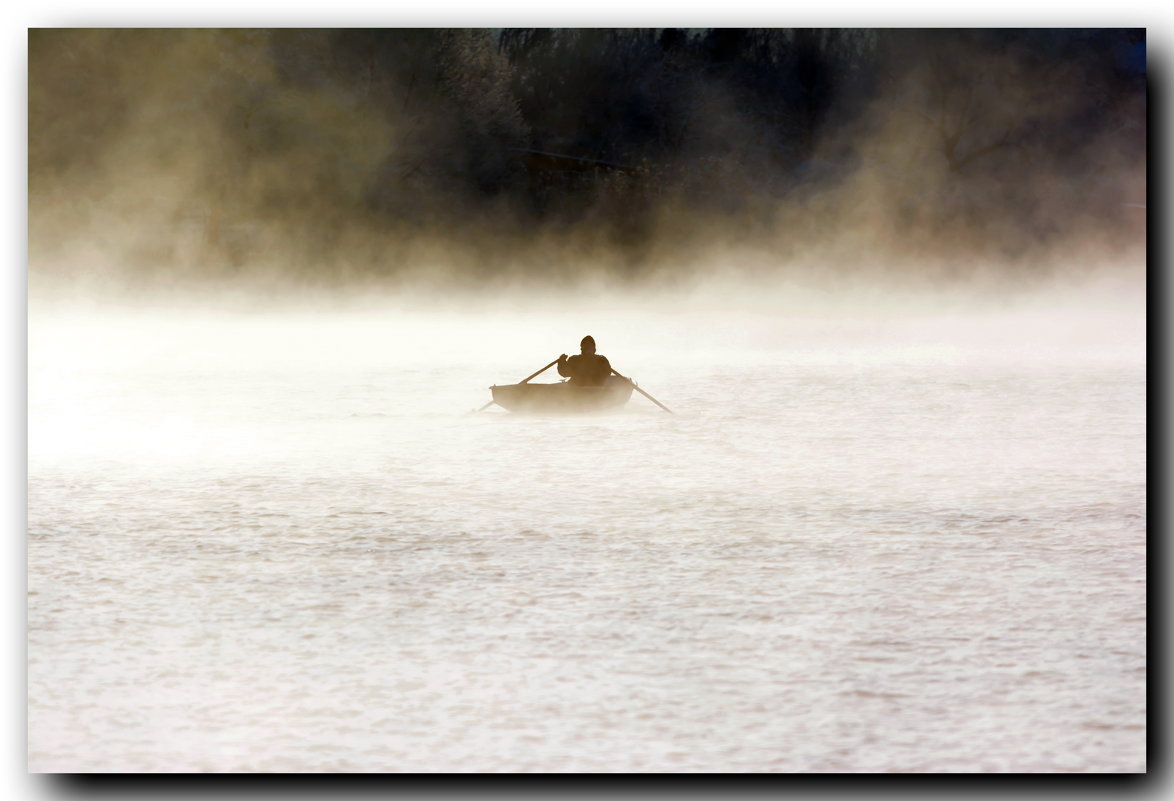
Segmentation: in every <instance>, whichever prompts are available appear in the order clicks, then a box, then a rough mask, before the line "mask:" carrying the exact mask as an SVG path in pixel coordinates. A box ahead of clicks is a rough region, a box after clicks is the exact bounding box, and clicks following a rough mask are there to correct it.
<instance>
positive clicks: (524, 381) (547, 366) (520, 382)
mask: <svg viewBox="0 0 1174 801" xmlns="http://www.w3.org/2000/svg"><path fill="white" fill-rule="evenodd" d="M558 358H559V359H561V358H562V356H559V357H558ZM556 364H558V359H555V360H554V361H553V362H551V363H550V364H548V365H546V366H545V367H543V368H542V369H541V370H539V371H538V372H537V373H533V374H531V375H528V376H526V377H525V378H523V379H522V380H521V381H519V382H518V383H519V384H525V383H526V382H527V381H529V380H530V379H531V378H533V377H534V376H536V375H539V374H541V373H545V372H546V371H547V370H549V369H550V368H551V367H554V366H555V365H556Z"/></svg>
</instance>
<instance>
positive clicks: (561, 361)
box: [558, 353, 571, 378]
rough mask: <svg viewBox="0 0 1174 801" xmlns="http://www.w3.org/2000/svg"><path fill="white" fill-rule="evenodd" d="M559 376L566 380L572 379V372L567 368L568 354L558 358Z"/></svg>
mask: <svg viewBox="0 0 1174 801" xmlns="http://www.w3.org/2000/svg"><path fill="white" fill-rule="evenodd" d="M558 374H559V375H561V376H563V377H564V378H570V377H571V370H570V368H569V367H567V354H565V353H564V354H563V355H562V356H559V357H558Z"/></svg>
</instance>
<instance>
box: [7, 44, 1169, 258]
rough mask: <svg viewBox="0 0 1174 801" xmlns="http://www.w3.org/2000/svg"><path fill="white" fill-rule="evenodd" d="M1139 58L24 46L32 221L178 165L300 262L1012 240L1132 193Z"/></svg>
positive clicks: (953, 49)
mask: <svg viewBox="0 0 1174 801" xmlns="http://www.w3.org/2000/svg"><path fill="white" fill-rule="evenodd" d="M1144 47H1145V37H1144V31H1137V30H1117V29H1108V30H1091V31H1088V30H1072V29H1062V30H1051V29H1046V30H1045V29H1029V30H920V29H919V30H851V29H828V30H819V29H794V30H791V29H720V28H719V29H708V30H678V29H568V30H558V29H505V30H487V29H480V30H447V29H396V30H375V29H361V30H277V31H34V32H32V33H31V34H30V50H29V64H30V75H29V81H30V99H29V111H30V115H29V137H30V139H29V175H30V211H31V212H32V216H31V218H30V225H31V227H30V231H31V235H34V237H35V234H36V232H37V231H38V230H39V229H38V228H37V225H36V223H37V222H39V219H40V218H49V217H51V216H52V215H53V214H54V213H55V212H56V211H59V210H61V209H63V208H66V207H71V208H73V209H74V211H75V212H77V213H81V210H82V209H87V210H89V211H87V212H86V213H92V210H93V206H94V203H95V202H97V203H98V204H99V205H100V204H101V203H115V202H118V201H117V198H119V197H120V194H119V186H120V181H121V185H123V186H128V187H129V186H130V184H129V182H128V181H127V179H126V176H127V175H128V174H136V173H135V170H136V169H137V170H141V172H142V173H143V174H144V175H147V176H149V175H158V176H164V177H166V176H171V175H173V173H180V172H182V171H181V170H179V168H178V167H177V166H176V165H178V164H185V163H187V162H188V161H191V160H192V159H195V160H196V161H198V168H192V169H189V170H187V172H183V177H184V180H186V181H188V184H187V185H188V186H189V187H190V186H192V185H194V186H195V187H196V190H198V191H193V190H190V189H189V190H188V194H189V195H193V196H198V197H200V198H201V199H203V201H205V202H206V204H210V207H211V208H213V209H214V211H208V212H206V213H205V216H206V217H208V218H212V217H215V219H216V220H222V219H223V220H228V221H237V223H236V224H237V225H238V227H240V226H241V225H243V223H240V222H239V221H246V222H247V223H248V224H249V225H252V226H253V228H255V229H258V230H261V231H263V232H269V233H268V234H267V235H256V236H254V237H253V240H252V241H253V247H254V250H256V249H259V248H261V247H262V245H264V243H265V242H266V241H267V242H269V244H270V245H274V246H275V245H276V244H279V243H281V242H289V241H290V240H297V241H298V242H299V243H300V245H299V252H301V253H302V254H303V255H304V256H305V258H306V259H307V260H310V261H317V262H318V263H320V262H321V261H322V260H323V259H324V257H326V256H327V255H329V254H330V253H331V252H333V250H334V249H336V248H342V247H344V246H346V245H347V243H348V242H354V241H363V242H364V243H368V244H367V246H368V247H369V248H371V249H372V255H373V256H374V255H377V254H378V252H379V245H378V244H377V243H378V240H379V235H380V234H384V235H386V236H387V237H393V236H394V237H397V238H398V240H399V241H402V240H403V238H404V237H407V236H411V235H412V234H413V233H419V234H421V235H422V234H429V235H432V234H436V233H437V232H445V234H446V235H447V236H449V237H451V238H452V239H454V240H455V241H460V240H461V239H462V237H464V238H466V239H467V240H468V241H469V243H470V244H474V245H475V244H476V242H477V241H479V240H480V239H483V238H484V234H485V231H486V230H493V231H495V232H497V233H499V234H500V233H503V232H505V233H509V234H510V235H512V236H514V237H517V238H521V239H523V240H524V239H525V238H526V237H527V236H529V235H533V234H535V233H542V232H546V233H549V232H554V234H555V235H557V232H559V231H565V230H572V229H576V228H579V229H583V228H589V229H590V230H592V231H593V232H597V233H598V236H597V237H596V238H597V239H599V238H602V239H603V240H604V241H608V242H611V243H612V244H614V245H616V246H619V247H621V248H622V249H626V250H627V251H629V252H631V253H634V254H637V256H638V254H640V253H641V252H642V250H641V248H642V246H643V245H644V244H645V243H647V242H649V241H653V240H655V239H656V238H657V237H658V236H661V235H662V234H663V230H664V228H665V226H666V218H667V217H674V215H675V217H676V218H678V219H685V218H689V219H698V220H707V221H710V222H711V223H713V225H714V226H715V227H716V226H718V225H719V224H722V225H726V230H729V231H733V232H735V235H736V236H740V237H746V238H753V237H765V238H766V239H768V240H769V239H770V238H771V237H772V236H773V237H775V240H776V241H778V240H780V239H783V238H785V240H786V241H787V242H789V243H791V244H792V245H794V246H796V247H797V246H799V245H800V244H801V243H802V241H803V240H804V238H819V237H822V236H826V235H828V234H829V232H830V231H832V230H834V229H837V228H845V227H847V228H851V227H852V226H863V225H864V224H865V221H875V220H877V219H878V216H879V217H880V218H883V220H884V224H885V227H886V228H887V230H888V231H889V236H890V241H889V244H892V243H893V242H908V243H912V245H913V246H929V244H930V243H932V242H934V241H939V240H940V241H949V242H951V243H952V244H953V245H957V244H958V242H959V241H960V240H959V239H958V237H957V236H953V237H946V236H943V235H944V234H958V233H959V232H965V233H966V234H967V236H968V237H969V239H966V238H964V239H963V240H961V241H963V242H964V243H965V244H966V246H968V247H974V248H981V247H983V246H984V243H988V244H989V243H992V242H997V243H1000V247H1004V248H1006V247H1011V248H1014V247H1015V246H1016V243H1020V244H1023V245H1024V246H1026V244H1027V243H1031V242H1034V241H1040V240H1049V239H1053V238H1055V239H1060V238H1063V236H1064V235H1065V230H1066V223H1065V220H1066V219H1067V220H1078V219H1081V218H1089V217H1096V218H1098V219H1099V220H1101V221H1102V222H1104V221H1105V220H1106V219H1109V218H1113V217H1114V216H1115V215H1118V214H1119V213H1120V207H1122V205H1123V204H1124V203H1125V202H1126V201H1137V200H1139V198H1136V197H1127V195H1128V192H1129V188H1128V187H1124V188H1123V185H1122V184H1121V182H1120V181H1118V180H1116V179H1115V178H1114V176H1115V175H1118V174H1119V173H1120V172H1121V170H1122V169H1124V168H1136V167H1137V166H1138V165H1140V166H1141V169H1142V170H1144V159H1145V124H1144V123H1145V92H1146V84H1145V66H1144V58H1145V55H1144V54H1145V50H1144ZM128 143H131V144H128ZM115 155H116V156H117V160H113V159H114V156H115ZM136 162H137V163H138V166H137V167H133V166H128V165H133V164H135V163H136ZM128 171H129V172H128ZM139 177H142V176H139ZM178 180H179V179H178V178H175V179H174V181H173V183H174V182H176V181H178ZM161 185H162V184H161ZM136 186H141V184H138V183H136ZM79 187H80V189H79ZM87 192H88V193H89V194H90V196H91V197H90V200H91V201H92V202H89V203H88V205H87V203H85V202H82V201H80V200H78V198H79V196H82V195H84V193H87ZM124 194H127V195H129V194H130V190H127V192H125V193H124ZM139 194H140V195H141V194H142V193H141V192H140V193H139ZM123 202H126V203H130V202H131V201H129V200H125V199H124V201H123ZM71 204H72V206H71ZM189 205H190V204H189ZM185 209H187V210H185ZM666 210H671V213H670V212H669V211H666ZM176 213H177V214H179V215H180V216H181V217H182V216H183V215H184V214H187V215H189V216H190V214H193V213H194V212H191V211H190V209H189V207H188V206H182V207H181V208H180V209H179V211H178V212H176ZM201 213H204V212H201ZM33 218H38V219H33ZM217 224H218V225H219V223H217ZM229 224H231V223H229ZM780 230H783V232H784V233H785V237H780V235H779V232H780ZM217 231H219V229H217ZM274 232H277V233H274ZM216 235H217V236H219V234H216ZM266 236H267V237H268V239H266ZM348 237H349V238H348ZM507 239H508V238H507ZM258 242H259V243H260V244H257V243H258ZM370 243H375V244H370ZM246 255H247V254H246ZM242 258H244V257H242ZM381 269H393V268H392V267H387V266H386V264H384V267H383V268H381Z"/></svg>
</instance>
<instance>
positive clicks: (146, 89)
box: [27, 29, 1147, 772]
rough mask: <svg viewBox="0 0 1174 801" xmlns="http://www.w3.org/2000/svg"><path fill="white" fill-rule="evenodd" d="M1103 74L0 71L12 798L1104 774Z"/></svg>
mask: <svg viewBox="0 0 1174 801" xmlns="http://www.w3.org/2000/svg"><path fill="white" fill-rule="evenodd" d="M1145 46H1146V45H1145V31H1144V30H1118V29H1095V30H1076V29H1057V30H1045V29H1031V30H1019V31H999V30H983V31H964V30H963V31H942V30H928V29H927V30H911V31H902V30H898V29H886V30H879V31H872V30H850V29H836V30H822V31H821V30H810V29H805V30H783V29H705V30H693V29H690V30H674V29H628V30H608V29H599V30H544V29H502V30H492V31H491V30H425V29H412V30H399V31H394V30H393V31H380V30H358V31H353V30H352V31H347V30H309V31H307V30H282V31H261V30H232V31H217V30H149V31H145V30H144V31H134V30H97V29H94V30H73V31H64V30H37V31H32V32H30V37H29V54H28V55H29V276H28V278H29V296H28V300H29V320H28V349H29V352H28V532H27V549H28V765H29V768H30V770H32V771H59V772H79V771H95V772H106V771H487V772H488V771H499V772H511V771H600V772H607V771H615V772H620V771H750V772H764V771H837V772H839V771H925V772H934V771H1038V772H1052V771H1082V772H1137V771H1144V770H1145V769H1146V758H1145V754H1146V750H1145V746H1146V700H1145V699H1146V669H1147V668H1146V666H1147V655H1146V642H1145V636H1146V620H1147V611H1146V604H1145V599H1146V513H1147V491H1146V483H1145V467H1146V437H1145V434H1146V412H1145V398H1146V334H1145V331H1146V316H1145V301H1146V292H1147V287H1146V278H1145V273H1144V264H1145V256H1146V254H1145V241H1144V239H1145V231H1146V213H1147V211H1146V202H1145V198H1146V159H1145V152H1146V136H1147V131H1146V114H1147V98H1146V72H1145V70H1146V67H1145ZM587 334H590V335H592V336H593V337H594V339H595V340H596V342H597V344H598V347H599V352H600V353H602V354H603V355H605V356H607V357H608V359H609V360H610V362H611V364H612V366H613V367H614V368H615V369H616V370H618V371H619V372H621V373H623V374H624V375H627V376H630V377H632V378H634V379H635V380H636V381H637V382H638V383H639V386H640V387H641V388H642V389H644V390H645V391H647V392H649V393H651V394H652V395H653V396H654V397H656V398H657V399H658V400H659V401H661V402H663V403H664V404H665V405H667V406H668V407H669V408H671V409H672V410H673V412H674V413H673V414H668V413H666V412H664V411H662V410H661V409H659V408H657V407H656V406H654V405H653V404H652V403H651V402H649V401H647V400H646V399H645V398H643V397H641V396H640V395H639V394H634V395H633V396H632V399H631V401H629V403H628V404H627V406H625V407H624V408H622V409H620V410H619V411H617V412H615V413H612V414H606V415H596V416H591V415H587V416H561V417H558V416H549V417H544V416H529V417H528V416H520V415H513V414H509V413H507V412H505V411H504V410H502V409H500V408H496V407H491V408H489V409H486V410H485V411H481V412H474V411H473V410H475V409H478V408H480V407H482V406H483V405H484V404H486V403H487V402H488V401H489V400H490V392H489V387H490V385H493V384H509V383H515V382H518V381H520V380H521V379H522V378H523V377H525V376H528V375H530V374H531V373H533V372H534V371H535V370H537V369H539V368H540V367H541V366H542V365H545V364H547V363H549V362H551V361H552V360H554V359H556V358H557V357H558V356H559V355H560V354H561V353H568V354H573V353H575V352H576V351H577V349H578V343H579V341H580V339H581V338H582V337H583V336H584V335H587ZM556 380H558V379H557V375H556V374H555V373H554V371H553V370H552V371H550V372H547V373H546V374H544V375H543V376H540V377H538V378H537V379H535V381H539V382H543V381H549V382H553V381H556Z"/></svg>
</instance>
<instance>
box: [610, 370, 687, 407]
mask: <svg viewBox="0 0 1174 801" xmlns="http://www.w3.org/2000/svg"><path fill="white" fill-rule="evenodd" d="M612 372H613V373H615V374H616V376H618V377H619V378H622V379H624V380H625V381H627V382H628V383H629V384H631V385H632V389H634V390H636V391H637V392H639V393H640V394H641V395H643V396H644V397H646V398H648V400H650V401H652V402H653V403H655V404H656V405H657V406H659V407H660V408H662V409H664V410H665V411H666V412H668V413H669V414H674V412H673V410H672V409H670V408H669V407H667V406H665V405H664V404H663V403H661V402H660V401H658V400H657V399H656V398H654V397H652V396H651V395H649V394H648V393H647V392H645V391H644V390H642V389H640V387H638V386H636V382H635V381H633V380H632V379H630V378H628V377H627V376H626V375H620V374H619V373H616V371H615V370H612Z"/></svg>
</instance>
